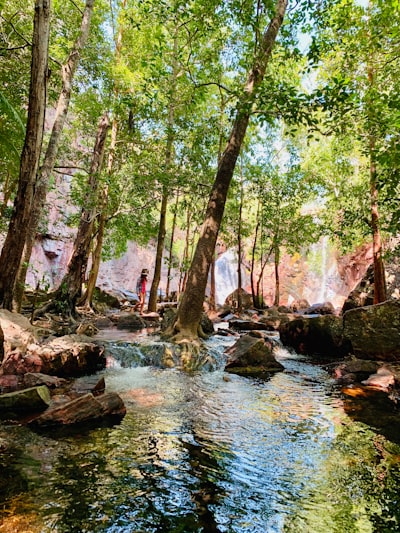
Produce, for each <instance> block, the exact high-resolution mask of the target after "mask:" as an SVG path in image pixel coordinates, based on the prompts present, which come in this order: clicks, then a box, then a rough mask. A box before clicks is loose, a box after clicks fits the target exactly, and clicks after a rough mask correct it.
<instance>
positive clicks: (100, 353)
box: [1, 335, 106, 377]
mask: <svg viewBox="0 0 400 533" xmlns="http://www.w3.org/2000/svg"><path fill="white" fill-rule="evenodd" d="M105 366H106V358H105V354H104V347H103V346H99V345H97V344H95V343H94V342H92V341H91V339H90V338H89V337H85V336H81V335H65V336H63V337H57V338H55V339H51V340H49V341H48V342H47V343H45V344H43V345H40V346H39V345H38V344H30V345H29V346H28V347H27V350H26V352H25V353H24V352H21V351H19V350H15V351H14V352H11V353H10V354H9V355H8V356H6V358H5V359H4V361H3V363H2V366H1V373H2V374H26V373H27V372H34V373H36V372H40V373H43V374H48V375H55V376H59V377H74V376H81V375H84V374H93V373H94V372H96V371H98V370H101V369H102V368H105Z"/></svg>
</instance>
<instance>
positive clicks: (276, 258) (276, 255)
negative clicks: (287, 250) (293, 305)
mask: <svg viewBox="0 0 400 533" xmlns="http://www.w3.org/2000/svg"><path fill="white" fill-rule="evenodd" d="M273 246H274V269H275V298H274V305H276V306H278V305H279V301H280V279H279V262H280V250H279V242H278V239H277V238H274V245H273Z"/></svg>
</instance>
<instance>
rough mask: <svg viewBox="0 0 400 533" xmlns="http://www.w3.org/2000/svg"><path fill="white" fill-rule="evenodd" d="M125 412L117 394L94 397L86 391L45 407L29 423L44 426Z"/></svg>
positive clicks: (123, 413)
mask: <svg viewBox="0 0 400 533" xmlns="http://www.w3.org/2000/svg"><path fill="white" fill-rule="evenodd" d="M125 414H126V408H125V405H124V402H123V401H122V399H121V397H120V396H119V395H118V394H116V393H113V392H109V393H106V394H103V395H101V396H98V397H96V398H95V397H94V396H93V394H91V393H88V394H85V395H84V396H80V397H78V398H76V399H74V400H71V401H68V402H66V403H62V404H61V405H57V406H55V407H52V408H49V409H47V410H46V411H45V412H44V413H43V414H41V415H40V416H38V417H37V418H35V419H34V420H32V421H31V422H30V424H31V425H32V426H34V427H41V428H44V427H52V426H59V425H72V424H79V423H82V422H87V421H90V420H92V421H93V420H100V419H102V418H104V417H107V416H112V417H118V418H122V417H123V416H124V415H125Z"/></svg>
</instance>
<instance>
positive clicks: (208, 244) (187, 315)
mask: <svg viewBox="0 0 400 533" xmlns="http://www.w3.org/2000/svg"><path fill="white" fill-rule="evenodd" d="M287 2H288V0H278V1H277V3H276V6H275V15H274V16H273V18H272V19H271V21H270V23H269V25H268V28H267V29H266V31H265V33H264V35H263V37H262V40H261V43H260V45H259V46H258V48H257V51H256V54H255V58H254V64H253V67H252V69H251V70H250V72H249V75H248V78H247V82H246V85H245V87H244V91H243V94H242V97H241V98H240V100H239V102H238V109H237V112H236V117H235V120H234V124H233V127H232V131H231V134H230V137H229V140H228V143H227V146H226V148H225V151H224V153H223V155H222V157H221V160H220V162H219V166H218V170H217V174H216V178H215V181H214V184H213V187H212V190H211V194H210V198H209V202H208V207H207V211H206V216H205V220H204V223H203V227H202V229H201V232H200V237H199V240H198V243H197V246H196V250H195V253H194V256H193V260H192V263H191V266H190V269H189V273H188V281H187V285H186V289H185V292H184V294H183V297H182V300H181V303H180V305H179V308H178V313H177V317H176V321H175V324H174V326H173V332H174V333H176V335H177V336H176V339H177V340H186V339H187V340H189V341H192V340H195V339H197V337H198V334H199V333H200V334H201V333H202V332H201V329H200V326H199V325H200V320H201V315H202V312H203V303H204V295H205V290H206V285H207V278H208V272H209V268H210V265H211V261H212V258H213V254H214V249H215V244H216V242H217V237H218V232H219V228H220V225H221V220H222V216H223V213H224V208H225V202H226V197H227V193H228V189H229V186H230V183H231V180H232V176H233V173H234V170H235V166H236V161H237V158H238V156H239V152H240V149H241V146H242V143H243V140H244V137H245V134H246V130H247V126H248V123H249V119H250V113H251V111H252V105H253V103H254V101H255V98H256V89H257V88H258V86H259V85H260V84H261V82H262V80H263V78H264V75H265V70H266V67H267V64H268V61H269V59H270V56H271V53H272V48H273V45H274V43H275V40H276V37H277V35H278V31H279V28H280V27H281V25H282V22H283V18H284V15H285V11H286V7H287Z"/></svg>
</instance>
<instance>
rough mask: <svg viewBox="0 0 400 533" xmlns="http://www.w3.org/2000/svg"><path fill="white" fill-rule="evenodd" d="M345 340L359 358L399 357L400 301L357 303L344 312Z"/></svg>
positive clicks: (386, 358)
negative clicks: (372, 303)
mask: <svg viewBox="0 0 400 533" xmlns="http://www.w3.org/2000/svg"><path fill="white" fill-rule="evenodd" d="M343 336H344V340H345V341H347V342H348V343H349V344H350V345H351V350H352V353H353V354H354V355H355V356H356V357H358V358H360V359H376V360H384V361H399V360H400V301H398V300H388V301H387V302H383V303H381V304H377V305H371V306H368V307H359V308H356V309H351V310H349V311H346V312H345V313H344V315H343Z"/></svg>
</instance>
